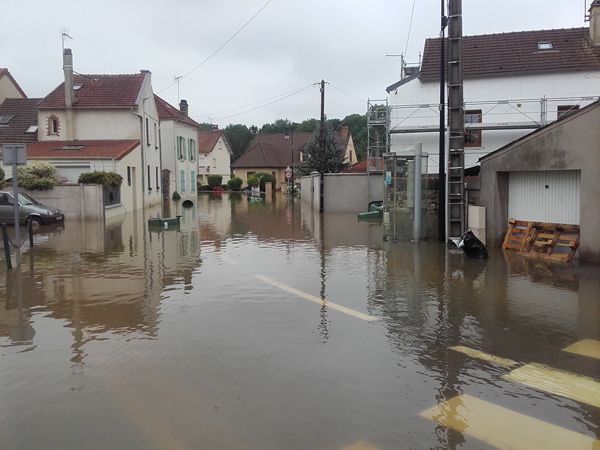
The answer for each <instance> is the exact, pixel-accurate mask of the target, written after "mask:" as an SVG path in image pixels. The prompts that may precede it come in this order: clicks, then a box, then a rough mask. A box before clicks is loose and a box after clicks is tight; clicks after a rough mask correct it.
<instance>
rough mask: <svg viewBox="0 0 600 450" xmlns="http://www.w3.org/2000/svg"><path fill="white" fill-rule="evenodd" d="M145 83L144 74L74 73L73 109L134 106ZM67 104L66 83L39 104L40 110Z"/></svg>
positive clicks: (62, 106)
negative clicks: (76, 87)
mask: <svg viewBox="0 0 600 450" xmlns="http://www.w3.org/2000/svg"><path fill="white" fill-rule="evenodd" d="M143 82H144V74H143V73H136V74H126V75H75V76H74V84H75V86H77V85H80V86H81V87H80V88H79V89H78V90H76V91H75V103H74V104H73V107H74V108H131V107H132V106H136V102H137V99H138V96H139V93H140V90H141V88H142V84H143ZM64 107H65V83H64V82H63V83H61V84H60V85H58V87H57V88H56V89H54V90H53V91H52V92H50V94H48V95H47V96H46V97H45V98H44V99H42V101H41V102H40V103H39V104H38V108H40V109H61V108H64Z"/></svg>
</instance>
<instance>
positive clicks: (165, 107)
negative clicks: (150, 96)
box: [154, 94, 200, 127]
mask: <svg viewBox="0 0 600 450" xmlns="http://www.w3.org/2000/svg"><path fill="white" fill-rule="evenodd" d="M154 100H155V101H156V109H157V110H158V117H159V118H160V120H178V121H179V122H184V123H187V124H188V125H192V126H194V127H197V126H200V124H199V123H198V122H196V121H195V120H194V119H192V118H191V117H188V116H186V115H185V114H183V113H182V112H181V111H179V110H178V109H177V108H175V107H174V106H173V105H171V104H170V103H169V102H167V101H166V100H164V99H162V98H160V97H159V96H158V95H156V94H154Z"/></svg>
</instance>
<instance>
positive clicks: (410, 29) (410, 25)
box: [404, 0, 417, 55]
mask: <svg viewBox="0 0 600 450" xmlns="http://www.w3.org/2000/svg"><path fill="white" fill-rule="evenodd" d="M416 3H417V0H413V4H412V10H411V12H410V24H409V25H408V36H406V47H404V55H406V52H407V51H408V43H409V42H410V33H411V32H412V26H413V18H414V17H415V4H416Z"/></svg>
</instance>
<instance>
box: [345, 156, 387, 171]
mask: <svg viewBox="0 0 600 450" xmlns="http://www.w3.org/2000/svg"><path fill="white" fill-rule="evenodd" d="M367 163H368V161H367V160H366V159H365V160H363V161H359V162H357V163H355V164H353V165H352V167H349V168H348V169H345V170H342V173H367ZM383 170H384V163H383V159H375V160H373V162H372V163H371V172H383Z"/></svg>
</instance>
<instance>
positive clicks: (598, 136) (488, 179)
mask: <svg viewBox="0 0 600 450" xmlns="http://www.w3.org/2000/svg"><path fill="white" fill-rule="evenodd" d="M599 123H600V104H595V105H594V106H591V107H590V108H588V109H586V110H585V111H581V112H580V113H577V114H574V115H573V116H570V117H568V118H565V119H563V120H560V121H558V122H556V123H554V124H552V125H550V126H548V127H546V128H544V129H543V130H540V131H539V132H537V133H535V134H532V135H531V136H529V137H527V138H524V139H522V140H521V141H519V142H517V143H515V144H513V145H512V146H509V147H507V148H506V149H503V150H501V151H499V152H497V153H495V154H493V155H490V156H488V157H487V158H486V159H484V160H483V161H482V164H481V174H480V177H481V204H482V206H485V207H486V208H487V210H486V223H487V242H488V245H496V246H497V245H499V244H500V243H501V242H502V238H503V236H504V233H505V232H506V229H507V225H508V219H509V217H508V178H509V176H508V175H509V173H510V172H518V171H546V170H548V171H551V170H579V171H581V212H580V217H581V246H580V257H581V260H582V261H590V262H596V263H600V233H599V232H598V230H599V229H600V208H599V203H598V199H599V198H600V177H599V176H598V168H599V167H600V150H599V148H598V143H599V142H600V128H599V127H598V124H599Z"/></svg>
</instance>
